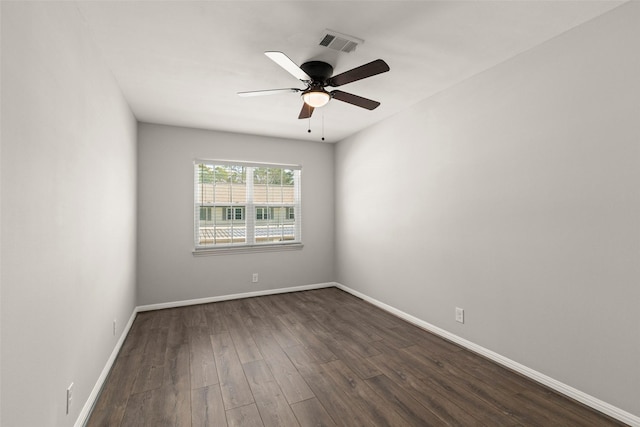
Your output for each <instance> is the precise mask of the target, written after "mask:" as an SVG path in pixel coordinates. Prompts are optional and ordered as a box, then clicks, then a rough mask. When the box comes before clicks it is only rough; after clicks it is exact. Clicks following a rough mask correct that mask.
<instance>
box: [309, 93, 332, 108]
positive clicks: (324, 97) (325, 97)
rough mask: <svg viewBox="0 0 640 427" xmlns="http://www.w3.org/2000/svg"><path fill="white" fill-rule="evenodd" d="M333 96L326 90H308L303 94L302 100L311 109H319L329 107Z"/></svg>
mask: <svg viewBox="0 0 640 427" xmlns="http://www.w3.org/2000/svg"><path fill="white" fill-rule="evenodd" d="M330 99H331V95H330V94H329V93H328V92H327V91H325V90H307V91H304V92H302V100H303V101H304V102H305V104H307V105H308V106H310V107H313V108H319V107H324V106H325V105H327V103H328V102H329V100H330Z"/></svg>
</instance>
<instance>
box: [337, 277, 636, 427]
mask: <svg viewBox="0 0 640 427" xmlns="http://www.w3.org/2000/svg"><path fill="white" fill-rule="evenodd" d="M335 287H337V288H338V289H342V290H343V291H345V292H348V293H350V294H352V295H354V296H356V297H358V298H361V299H363V300H365V301H367V302H369V303H371V304H373V305H375V306H377V307H379V308H381V309H383V310H385V311H388V312H389V313H391V314H393V315H395V316H397V317H399V318H401V319H403V320H406V321H407V322H409V323H412V324H414V325H416V326H418V327H420V328H422V329H425V330H427V331H429V332H432V333H434V334H436V335H439V336H441V337H442V338H446V339H447V340H449V341H452V342H454V343H456V344H458V345H460V346H462V347H465V348H467V349H469V350H471V351H473V352H475V353H478V354H480V355H482V356H484V357H486V358H487V359H490V360H492V361H494V362H496V363H498V364H500V365H502V366H505V367H507V368H509V369H511V370H514V371H516V372H518V373H520V374H522V375H524V376H526V377H528V378H531V379H532V380H534V381H537V382H538V383H540V384H543V385H545V386H547V387H549V388H551V389H553V390H555V391H557V392H558V393H561V394H563V395H565V396H568V397H570V398H572V399H574V400H577V401H578V402H580V403H583V404H585V405H587V406H589V407H591V408H593V409H595V410H597V411H600V412H602V413H603V414H606V415H608V416H610V417H612V418H615V419H617V420H620V421H622V422H624V423H626V424H629V425H630V426H634V427H640V417H638V416H636V415H633V414H631V413H629V412H627V411H624V410H622V409H620V408H618V407H615V406H613V405H611V404H609V403H607V402H604V401H602V400H600V399H597V398H595V397H593V396H591V395H589V394H587V393H584V392H582V391H580V390H577V389H575V388H573V387H571V386H569V385H567V384H564V383H562V382H560V381H557V380H555V379H553V378H551V377H549V376H547V375H545V374H543V373H541V372H538V371H536V370H533V369H531V368H529V367H527V366H524V365H522V364H520V363H518V362H516V361H514V360H511V359H509V358H507V357H504V356H502V355H500V354H498V353H495V352H493V351H491V350H489V349H487V348H484V347H482V346H479V345H478V344H475V343H473V342H471V341H468V340H466V339H464V338H461V337H459V336H457V335H455V334H452V333H451V332H448V331H445V330H444V329H441V328H439V327H437V326H434V325H432V324H430V323H428V322H425V321H424V320H421V319H418V318H417V317H415V316H412V315H410V314H407V313H405V312H404V311H401V310H398V309H397V308H395V307H392V306H390V305H387V304H385V303H383V302H380V301H378V300H376V299H374V298H371V297H369V296H367V295H365V294H363V293H361V292H358V291H356V290H354V289H351V288H349V287H347V286H344V285H342V284H340V283H335Z"/></svg>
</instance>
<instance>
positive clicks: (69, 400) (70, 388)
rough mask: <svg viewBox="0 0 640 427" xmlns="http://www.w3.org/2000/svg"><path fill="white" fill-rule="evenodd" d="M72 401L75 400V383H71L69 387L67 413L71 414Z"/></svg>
mask: <svg viewBox="0 0 640 427" xmlns="http://www.w3.org/2000/svg"><path fill="white" fill-rule="evenodd" d="M72 401H73V383H71V384H69V387H67V415H69V411H70V410H71V402H72Z"/></svg>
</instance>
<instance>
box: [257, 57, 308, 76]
mask: <svg viewBox="0 0 640 427" xmlns="http://www.w3.org/2000/svg"><path fill="white" fill-rule="evenodd" d="M264 54H265V55H267V56H268V57H269V59H271V60H272V61H273V62H275V63H276V64H278V65H279V66H281V67H282V68H284V69H285V70H287V71H288V72H289V73H290V74H291V75H292V76H293V77H295V78H296V79H298V80H302V81H303V82H307V81H308V82H310V81H311V80H313V79H312V78H311V77H309V75H308V74H307V73H305V72H304V71H302V68H300V67H298V65H296V63H295V62H293V61H292V60H291V59H290V58H289V57H288V56H287V55H285V54H284V53H282V52H265V53H264Z"/></svg>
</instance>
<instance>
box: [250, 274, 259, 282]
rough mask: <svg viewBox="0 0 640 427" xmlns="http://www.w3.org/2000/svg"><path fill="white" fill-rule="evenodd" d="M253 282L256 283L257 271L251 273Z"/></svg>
mask: <svg viewBox="0 0 640 427" xmlns="http://www.w3.org/2000/svg"><path fill="white" fill-rule="evenodd" d="M251 281H252V282H253V283H258V273H253V277H252V278H251Z"/></svg>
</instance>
